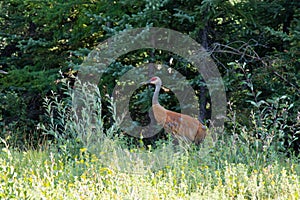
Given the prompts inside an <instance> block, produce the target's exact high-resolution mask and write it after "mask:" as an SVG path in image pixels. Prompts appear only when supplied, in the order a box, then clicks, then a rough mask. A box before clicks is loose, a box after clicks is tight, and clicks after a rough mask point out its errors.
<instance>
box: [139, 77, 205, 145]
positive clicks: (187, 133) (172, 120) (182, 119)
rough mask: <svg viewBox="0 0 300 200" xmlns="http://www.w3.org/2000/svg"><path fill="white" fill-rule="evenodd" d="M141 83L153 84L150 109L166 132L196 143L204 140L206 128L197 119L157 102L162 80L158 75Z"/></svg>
mask: <svg viewBox="0 0 300 200" xmlns="http://www.w3.org/2000/svg"><path fill="white" fill-rule="evenodd" d="M142 84H144V85H145V84H153V85H155V91H154V94H153V97H152V110H153V114H154V118H155V120H156V122H157V123H158V124H159V125H162V126H163V127H164V129H165V131H166V132H168V133H171V134H172V135H173V136H175V138H177V139H181V140H185V141H188V142H194V143H195V144H197V145H199V144H200V143H201V142H202V141H203V140H204V138H205V137H206V135H207V131H206V129H207V128H206V126H204V125H203V124H202V123H201V122H200V121H199V120H197V119H195V118H193V117H191V116H189V115H185V114H181V113H177V112H174V111H171V110H167V109H165V108H164V107H163V106H161V105H160V104H159V102H158V96H159V91H160V89H161V87H162V81H161V79H160V78H159V77H158V76H154V77H152V78H151V79H150V80H148V81H146V82H143V83H142Z"/></svg>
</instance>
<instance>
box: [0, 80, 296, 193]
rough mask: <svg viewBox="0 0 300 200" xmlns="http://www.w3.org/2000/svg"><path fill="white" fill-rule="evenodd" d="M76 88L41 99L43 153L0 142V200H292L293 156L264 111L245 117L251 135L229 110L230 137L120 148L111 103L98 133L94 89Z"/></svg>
mask: <svg viewBox="0 0 300 200" xmlns="http://www.w3.org/2000/svg"><path fill="white" fill-rule="evenodd" d="M77 88H78V89H79V90H78V92H79V93H77V94H76V93H74V92H70V91H66V93H68V94H69V97H70V98H69V99H64V100H59V99H58V98H57V97H56V95H55V94H53V97H52V98H48V99H45V108H46V110H47V117H48V119H49V123H47V124H40V125H39V129H40V130H42V132H43V133H44V134H46V135H51V136H52V137H53V138H54V140H52V141H51V142H49V143H48V144H47V145H45V147H43V149H40V150H28V151H23V152H20V151H17V150H14V149H12V148H10V147H9V144H8V143H7V141H6V140H5V139H1V142H2V144H3V146H4V147H3V149H2V151H1V153H0V155H1V157H0V163H1V164H0V171H1V173H0V198H1V199H299V196H300V189H299V188H300V165H299V157H297V156H296V155H293V154H292V153H291V152H287V151H286V149H285V148H284V146H283V144H282V143H280V142H281V141H282V137H278V136H276V137H275V136H274V137H273V136H272V134H274V132H276V131H281V130H282V129H281V128H280V127H282V126H283V121H282V120H278V122H277V126H275V127H269V123H270V122H269V121H268V120H269V118H268V116H269V114H270V112H269V111H270V109H268V112H266V111H262V112H260V113H259V112H258V110H256V111H253V113H252V118H251V120H252V122H253V124H254V125H255V124H257V122H258V119H259V120H260V125H259V126H258V127H257V129H254V130H252V131H251V130H248V129H247V128H246V127H245V126H242V125H241V124H240V123H239V122H237V121H235V118H234V116H235V112H234V110H233V109H229V114H228V116H229V121H230V122H231V125H232V126H233V129H232V130H233V131H232V132H225V131H224V133H223V134H222V135H220V136H219V138H218V140H216V141H213V140H212V139H211V138H210V136H208V137H207V138H206V140H205V142H204V143H203V144H202V145H201V146H200V147H196V146H194V145H186V144H182V145H178V146H174V145H173V144H172V143H171V142H168V141H160V142H158V143H157V146H156V147H155V148H154V147H151V146H147V147H145V146H144V145H142V142H141V143H140V145H134V144H131V145H128V144H129V143H128V140H126V137H127V136H126V135H124V134H123V133H122V131H120V130H119V124H120V123H121V121H122V117H120V116H116V110H115V105H114V101H113V99H111V98H108V99H110V107H109V110H110V112H111V116H112V119H111V121H112V122H113V123H112V124H111V126H110V128H109V129H105V128H104V125H103V118H104V117H105V116H102V115H101V106H102V105H101V95H100V93H99V90H98V89H97V87H95V86H93V85H88V84H79V85H77ZM91 94H92V95H91ZM281 99H282V98H281ZM281 99H279V100H278V101H280V100H281ZM75 100H76V101H77V102H75ZM274 102H275V103H276V101H274ZM274 102H268V104H269V106H272V109H277V110H276V113H280V112H281V109H286V107H284V106H283V107H281V106H277V107H274V105H273V104H274ZM74 103H76V104H74ZM70 105H73V106H70ZM74 105H76V106H74ZM229 107H230V105H229ZM95 110H96V111H97V112H94V111H95ZM258 113H259V114H260V116H257V115H258ZM264 113H267V114H264ZM278 127H279V128H278ZM267 130H271V132H270V134H268V131H267ZM212 131H213V129H211V130H210V132H212ZM263 134H267V135H263ZM287 153H289V154H288V155H289V156H287Z"/></svg>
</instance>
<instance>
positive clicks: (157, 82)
mask: <svg viewBox="0 0 300 200" xmlns="http://www.w3.org/2000/svg"><path fill="white" fill-rule="evenodd" d="M142 84H154V85H160V86H161V84H162V83H161V79H160V78H159V77H158V76H154V77H152V78H150V80H148V81H146V82H143V83H142Z"/></svg>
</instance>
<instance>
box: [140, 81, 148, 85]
mask: <svg viewBox="0 0 300 200" xmlns="http://www.w3.org/2000/svg"><path fill="white" fill-rule="evenodd" d="M149 83H150V81H144V82H141V83H140V85H147V84H149Z"/></svg>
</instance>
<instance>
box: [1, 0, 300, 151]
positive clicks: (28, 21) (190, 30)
mask: <svg viewBox="0 0 300 200" xmlns="http://www.w3.org/2000/svg"><path fill="white" fill-rule="evenodd" d="M299 7H300V5H299V2H298V1H297V0H292V1H284V0H280V1H271V0H266V1H256V0H254V1H251V0H227V1H222V0H203V1H195V0H192V1H182V0H172V1H171V0H151V1H137V0H134V1H131V0H130V1H129V0H123V1H94V0H76V1H63V0H55V1H52V0H51V1H30V0H25V1H24V0H9V1H6V2H3V1H2V2H0V27H1V28H0V67H1V68H0V69H1V70H4V71H6V72H8V74H0V82H1V84H0V106H1V107H0V120H1V122H0V128H1V135H0V136H1V138H6V139H7V140H8V141H10V144H11V145H12V146H16V147H21V148H26V147H28V146H31V145H34V146H36V145H38V144H41V141H42V140H43V138H44V135H42V133H43V132H42V131H41V130H40V129H37V124H38V123H41V122H45V123H49V122H48V118H47V117H46V116H45V110H44V109H43V98H45V97H46V96H48V97H49V96H50V95H51V94H52V91H54V92H57V93H58V94H59V96H60V98H64V97H65V95H64V88H63V86H62V82H63V81H64V80H65V79H70V77H72V76H73V75H76V69H77V66H78V65H79V64H80V63H81V62H82V61H83V59H84V57H85V56H86V55H87V54H88V53H89V52H90V51H91V50H92V49H93V48H94V47H95V46H96V45H97V44H98V43H99V42H101V41H104V40H105V39H107V38H109V37H111V36H112V35H114V34H117V33H118V32H120V31H124V30H128V29H131V28H138V27H146V26H148V27H164V28H169V29H172V30H176V31H179V32H182V33H185V34H188V35H189V36H191V37H192V38H193V39H195V40H196V41H197V42H199V43H200V44H201V45H202V46H203V47H204V48H206V49H207V51H208V52H210V53H211V56H212V58H213V59H214V61H215V62H216V63H217V64H218V67H219V70H220V72H221V73H222V76H223V80H224V83H225V85H226V92H227V97H228V109H229V112H228V113H229V114H228V116H227V117H228V123H227V124H226V128H227V130H226V133H227V134H232V133H237V134H241V135H243V134H249V135H250V136H253V138H252V139H253V140H256V139H261V141H263V142H262V144H261V148H263V147H264V146H265V145H266V144H264V143H268V142H270V143H275V144H276V148H277V150H280V151H284V152H286V151H288V150H289V149H291V147H293V149H295V150H298V148H299V139H298V135H299V125H300V121H299V120H300V113H299V110H300V101H299V96H300V88H299V85H300V83H299V80H300V72H299V71H300V60H299V58H300V53H299V52H300V51H299V50H300V42H299V41H300V34H299V31H300V9H299ZM170 57H173V58H174V64H173V66H172V67H173V68H174V69H176V70H178V71H180V72H183V74H184V75H185V76H187V77H188V78H189V80H190V81H191V84H192V86H193V87H194V89H195V91H196V94H198V96H199V97H200V99H202V101H201V102H200V104H202V105H204V106H202V108H206V109H204V110H203V109H202V110H201V111H199V113H200V114H199V115H200V116H199V118H201V119H202V120H204V121H205V122H208V119H209V117H210V116H209V115H210V108H209V106H207V105H209V96H208V91H207V89H206V88H205V84H204V83H203V80H202V78H201V76H198V75H197V74H195V73H194V72H193V69H192V67H191V65H189V63H186V62H185V61H184V60H183V59H182V58H180V57H179V56H176V55H172V54H170V52H158V51H155V50H149V49H146V50H139V51H136V52H132V53H130V54H128V55H124V56H122V57H120V58H118V60H117V61H116V62H115V63H113V64H112V65H111V66H110V68H109V69H108V71H107V72H106V73H107V76H105V78H103V80H102V81H103V82H102V83H101V84H102V85H101V87H100V90H101V92H102V94H104V95H105V94H106V93H110V92H111V91H112V88H113V87H114V86H115V84H116V79H117V78H118V77H120V76H121V75H122V74H124V73H125V72H126V70H128V69H130V68H132V67H138V66H139V65H141V64H142V63H145V62H149V61H151V62H154V63H162V64H166V63H168V62H169V59H170ZM203 91H204V93H203ZM145 95H147V96H151V95H149V94H148V93H147V94H144V96H145ZM163 99H165V100H166V99H167V100H169V101H165V106H166V107H169V108H170V109H174V110H176V109H178V108H177V107H176V106H174V104H175V105H176V99H175V98H168V94H165V95H164V98H163ZM172 99H175V101H172ZM203 99H205V101H203ZM145 102H148V104H149V100H145V101H144V102H142V103H145ZM105 104H107V102H104V103H103V105H105ZM134 105H135V106H133V108H140V105H138V104H134ZM139 110H141V109H139ZM103 114H104V115H109V111H108V108H106V109H105V108H103ZM141 115H142V114H141ZM108 121H109V120H108ZM110 124H111V123H108V125H110ZM237 130H238V131H237Z"/></svg>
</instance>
